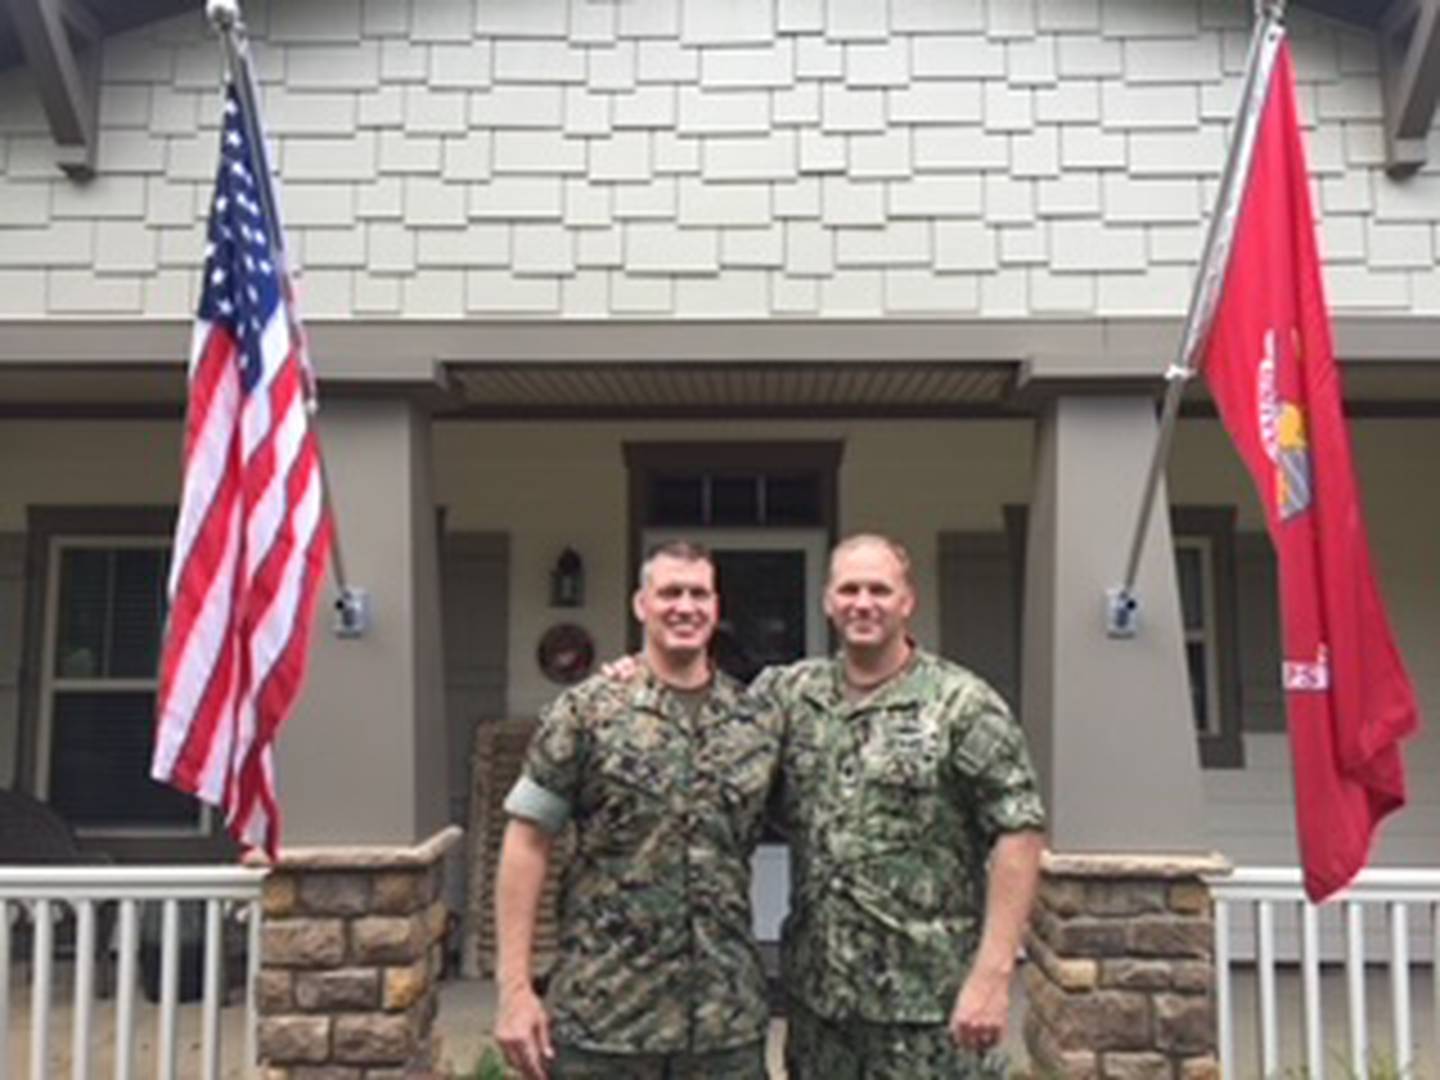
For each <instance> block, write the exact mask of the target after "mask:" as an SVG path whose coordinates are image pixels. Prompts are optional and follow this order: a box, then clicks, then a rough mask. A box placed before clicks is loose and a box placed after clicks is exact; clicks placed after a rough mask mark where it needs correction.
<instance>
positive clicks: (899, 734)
mask: <svg viewBox="0 0 1440 1080" xmlns="http://www.w3.org/2000/svg"><path fill="white" fill-rule="evenodd" d="M860 772H861V779H862V782H863V785H864V802H865V808H866V811H867V819H868V829H869V831H870V832H871V833H872V834H873V835H874V836H875V837H876V839H877V840H878V841H879V842H880V843H881V844H882V845H887V846H888V845H895V844H908V843H910V842H911V841H914V840H915V839H917V838H918V837H921V836H923V835H925V834H926V833H927V832H928V831H929V830H930V829H931V828H932V827H933V825H934V824H935V818H936V812H937V809H938V808H937V800H938V798H939V786H940V738H939V733H938V732H937V731H936V730H934V728H933V727H930V726H928V725H925V724H923V723H922V722H921V720H920V717H919V716H917V715H916V714H914V713H910V712H902V713H897V714H894V715H891V716H882V717H877V718H876V726H875V730H874V732H873V733H872V735H871V737H870V739H869V740H867V742H866V744H865V746H864V747H863V748H862V749H861V768H860Z"/></svg>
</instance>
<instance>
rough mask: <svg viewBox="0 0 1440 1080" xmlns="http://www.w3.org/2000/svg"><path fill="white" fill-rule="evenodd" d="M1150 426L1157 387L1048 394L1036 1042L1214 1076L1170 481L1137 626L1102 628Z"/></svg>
mask: <svg viewBox="0 0 1440 1080" xmlns="http://www.w3.org/2000/svg"><path fill="white" fill-rule="evenodd" d="M1155 433H1156V421H1155V406H1154V402H1153V400H1152V399H1151V398H1150V397H1149V396H1148V395H1145V396H1142V395H1134V396H1118V395H1116V396H1077V395H1071V396H1057V397H1055V398H1054V399H1052V400H1050V401H1049V402H1047V403H1046V405H1045V406H1044V408H1043V411H1042V415H1041V419H1040V423H1039V429H1038V433H1037V439H1036V451H1035V454H1036V462H1035V491H1034V494H1033V497H1032V500H1031V511H1030V518H1029V522H1030V524H1029V530H1028V549H1027V552H1026V559H1027V564H1026V585H1025V612H1024V650H1023V654H1022V655H1023V659H1022V664H1021V678H1022V703H1023V713H1024V721H1025V726H1026V729H1027V731H1028V734H1029V736H1030V740H1031V746H1032V747H1033V749H1034V752H1035V757H1036V765H1037V768H1038V770H1039V772H1040V777H1041V783H1042V785H1043V788H1044V794H1045V800H1046V805H1047V807H1048V808H1049V810H1050V814H1051V824H1050V845H1051V849H1052V851H1051V854H1050V855H1049V856H1048V858H1047V862H1046V866H1045V868H1044V872H1043V880H1042V884H1041V889H1040V902H1039V903H1038V904H1037V905H1036V909H1035V913H1034V915H1033V917H1032V919H1031V926H1030V935H1029V939H1028V941H1027V952H1028V953H1029V956H1030V958H1031V960H1032V963H1031V964H1029V965H1027V968H1026V973H1025V983H1026V988H1027V992H1028V999H1029V1008H1028V1013H1027V1015H1026V1019H1025V1042H1026V1046H1027V1048H1028V1049H1029V1052H1030V1056H1031V1059H1032V1061H1033V1062H1034V1063H1035V1065H1036V1066H1037V1071H1039V1072H1040V1073H1043V1074H1044V1075H1051V1076H1057V1077H1065V1078H1066V1080H1070V1078H1074V1080H1082V1078H1084V1080H1091V1078H1096V1080H1100V1078H1111V1077H1114V1078H1119V1077H1138V1076H1143V1077H1155V1078H1157V1080H1158V1078H1162V1077H1163V1078H1165V1080H1182V1078H1183V1080H1209V1078H1212V1077H1215V1076H1216V1075H1217V1070H1216V1067H1215V1058H1214V1048H1215V1013H1214V990H1213V987H1214V970H1213V962H1212V952H1213V946H1212V936H1213V926H1212V922H1211V915H1210V912H1211V903H1210V897H1209V890H1208V888H1207V887H1206V885H1205V880H1204V875H1206V874H1211V873H1217V872H1223V869H1224V866H1225V864H1224V861H1223V860H1220V859H1217V858H1214V857H1210V858H1204V857H1200V856H1201V853H1203V852H1204V851H1205V850H1206V844H1205V828H1204V824H1205V818H1204V811H1205V804H1204V798H1203V793H1202V790H1201V784H1200V757H1199V748H1198V746H1197V743H1196V734H1195V724H1194V720H1193V719H1192V710H1191V704H1190V695H1189V686H1188V673H1187V670H1186V664H1185V652H1184V639H1183V631H1182V627H1181V618H1180V606H1179V595H1178V593H1177V590H1176V581H1175V563H1174V555H1173V549H1172V544H1171V536H1170V522H1169V516H1168V514H1167V513H1166V512H1165V508H1166V506H1167V503H1166V499H1165V492H1164V489H1163V486H1162V489H1161V492H1160V494H1159V499H1158V501H1157V512H1156V513H1155V515H1154V516H1153V518H1152V519H1151V521H1150V526H1149V532H1148V535H1147V537H1146V544H1145V550H1144V556H1143V558H1142V560H1141V563H1140V570H1139V577H1138V580H1137V582H1136V589H1137V592H1138V595H1139V597H1140V601H1141V604H1142V608H1141V624H1140V631H1139V634H1138V635H1137V636H1136V637H1134V638H1131V639H1114V638H1110V637H1108V636H1107V635H1106V633H1105V627H1104V595H1105V590H1106V589H1107V588H1112V587H1114V586H1117V585H1119V584H1120V577H1121V575H1122V573H1123V572H1124V560H1125V558H1126V555H1127V553H1128V550H1129V544H1130V542H1131V535H1132V532H1133V530H1134V528H1135V515H1136V507H1137V503H1138V501H1139V495H1140V491H1141V486H1142V484H1143V483H1144V481H1145V475H1146V472H1147V469H1148V466H1149V461H1150V455H1151V453H1152V450H1153V447H1154V440H1155Z"/></svg>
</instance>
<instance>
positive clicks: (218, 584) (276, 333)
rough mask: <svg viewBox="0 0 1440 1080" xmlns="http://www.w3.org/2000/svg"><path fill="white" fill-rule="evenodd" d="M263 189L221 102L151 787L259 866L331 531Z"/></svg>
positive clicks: (236, 116)
mask: <svg viewBox="0 0 1440 1080" xmlns="http://www.w3.org/2000/svg"><path fill="white" fill-rule="evenodd" d="M258 126H259V125H258V123H257V124H256V125H255V127H256V129H257V130H258ZM268 183H269V178H268V174H267V172H266V169H265V156H264V147H263V146H258V147H257V146H252V145H251V144H250V141H249V139H248V137H247V135H246V132H245V125H244V124H243V123H242V113H241V105H240V99H239V96H238V95H237V93H236V91H235V88H234V86H233V85H231V86H227V88H226V94H225V122H224V126H223V130H222V132H221V142H220V166H219V170H218V172H217V175H216V178H215V196H214V201H213V202H212V203H211V207H210V226H209V243H208V245H207V248H206V256H205V279H204V282H203V292H202V295H201V298H200V306H199V311H198V312H197V316H196V321H195V333H194V341H193V344H192V347H191V354H190V370H189V381H190V404H189V409H188V414H187V417H186V423H185V445H184V476H183V481H182V493H181V499H180V513H179V519H178V521H177V524H176V528H175V547H174V554H173V558H172V561H171V570H170V583H169V586H170V616H169V621H168V623H167V626H166V632H165V642H164V647H163V651H162V655H161V665H160V689H159V693H158V696H157V717H156V732H155V755H154V759H153V761H152V764H151V775H152V776H153V777H154V778H155V779H156V780H160V781H163V782H165V783H168V784H171V785H173V786H174V787H176V788H178V789H180V790H181V791H185V792H187V793H189V794H192V795H195V796H196V797H197V798H199V799H202V800H203V801H205V802H207V803H209V804H211V805H212V806H216V807H219V808H221V809H222V810H223V811H224V815H225V822H226V825H227V826H228V827H229V829H230V832H231V833H232V834H233V835H234V836H235V838H236V839H237V840H239V841H240V842H241V843H243V844H246V845H247V846H251V847H255V846H262V845H263V846H264V847H265V849H266V850H267V851H268V852H270V854H271V855H272V856H273V855H274V853H275V849H276V847H277V845H278V842H279V832H280V812H279V807H278V806H277V805H276V797H275V772H274V759H273V753H272V744H273V743H274V740H275V735H276V732H277V730H278V729H279V727H280V724H281V722H282V721H283V720H284V719H285V717H286V716H287V715H288V714H289V712H290V710H291V708H292V706H293V705H294V703H295V699H296V697H297V696H298V695H299V691H300V684H301V680H302V677H303V675H304V669H305V660H306V653H307V650H308V645H309V639H310V621H311V617H312V615H313V613H314V607H315V596H316V593H317V592H318V590H319V585H320V579H321V577H322V576H323V573H324V569H325V561H326V558H327V556H328V555H329V550H330V540H331V521H330V515H329V512H328V509H327V505H326V502H325V499H324V497H323V492H322V487H321V483H322V480H321V470H320V456H319V445H318V443H317V441H316V438H315V434H314V432H313V430H312V428H311V426H310V423H309V417H308V415H307V403H308V387H309V385H310V384H309V371H308V365H307V363H306V358H305V355H304V341H303V337H302V336H301V334H300V333H299V327H298V323H297V322H296V320H295V319H294V317H293V313H292V311H291V310H290V307H291V305H290V304H289V302H288V301H289V296H290V293H289V288H288V282H287V281H286V280H285V277H284V273H283V263H282V259H281V255H280V253H279V252H278V251H276V250H275V249H274V245H273V243H272V240H271V237H272V236H279V222H278V221H276V222H273V223H269V224H267V221H266V218H265V211H264V209H263V207H264V206H265V205H266V204H267V203H268V204H269V205H270V206H274V200H273V199H262V198H261V195H262V192H261V190H260V187H259V185H262V184H268ZM268 191H269V189H268V188H267V189H266V192H267V193H268ZM272 225H273V228H272Z"/></svg>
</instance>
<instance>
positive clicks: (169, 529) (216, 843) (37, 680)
mask: <svg viewBox="0 0 1440 1080" xmlns="http://www.w3.org/2000/svg"><path fill="white" fill-rule="evenodd" d="M174 532H175V508H174V507H173V506H163V505H152V504H147V505H71V506H57V505H34V504H32V505H30V506H27V507H26V537H25V602H24V629H23V635H24V638H23V646H22V660H21V672H20V723H19V744H18V747H17V755H16V771H15V784H16V787H17V788H19V789H20V790H21V791H24V792H25V793H27V794H29V795H32V796H35V797H36V798H42V797H43V796H42V795H41V792H42V791H44V790H47V789H48V785H49V774H48V754H49V750H48V748H47V751H46V754H47V757H46V762H45V764H46V766H47V769H46V771H45V772H44V773H42V771H41V754H40V741H41V730H40V725H41V710H42V707H43V705H44V703H43V702H42V698H41V682H42V677H43V675H44V673H45V667H44V665H45V663H46V655H47V652H48V642H49V639H50V637H51V636H52V634H53V633H54V632H55V630H56V629H57V627H56V625H55V623H54V621H53V619H52V618H51V611H50V609H49V605H50V590H51V584H50V582H51V578H52V576H54V577H55V578H56V586H55V587H56V588H57V589H58V574H52V566H58V563H56V560H55V544H54V541H55V540H56V539H63V540H64V541H71V540H82V541H89V540H90V539H92V538H94V539H97V540H98V539H100V538H104V537H110V538H114V539H117V540H120V541H131V540H139V541H142V542H145V541H148V542H152V543H163V544H164V545H165V546H167V547H168V546H169V545H170V544H171V543H172V541H173V537H174ZM57 598H58V593H57ZM47 722H48V721H47ZM47 737H48V736H47ZM202 817H203V821H204V830H205V831H199V830H197V829H195V828H191V827H189V826H184V827H181V828H175V827H172V826H163V827H158V828H157V827H156V826H140V827H133V828H132V827H127V828H125V829H123V830H122V829H114V830H112V829H108V828H103V827H102V828H101V829H99V830H96V829H93V828H90V827H86V828H83V829H79V830H76V835H77V837H78V838H79V840H80V842H81V845H82V847H84V848H85V849H87V850H96V851H103V852H106V853H107V854H109V855H110V856H111V857H113V858H115V859H117V860H119V861H141V862H143V861H154V860H157V859H165V860H174V861H191V860H207V859H228V858H231V857H233V856H234V855H235V854H236V853H237V852H238V850H239V848H238V847H237V846H236V845H235V843H234V842H233V841H232V840H231V839H230V838H229V837H228V836H227V835H226V833H225V831H224V830H223V829H221V828H220V827H219V819H218V816H216V815H215V814H213V813H212V812H210V811H208V810H206V811H202Z"/></svg>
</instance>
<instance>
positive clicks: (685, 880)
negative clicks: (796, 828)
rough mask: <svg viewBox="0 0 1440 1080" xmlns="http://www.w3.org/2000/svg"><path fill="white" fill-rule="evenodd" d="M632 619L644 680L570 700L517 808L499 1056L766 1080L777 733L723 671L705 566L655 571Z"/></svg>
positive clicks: (531, 1064) (506, 867)
mask: <svg viewBox="0 0 1440 1080" xmlns="http://www.w3.org/2000/svg"><path fill="white" fill-rule="evenodd" d="M633 606H634V611H635V616H636V618H637V619H639V620H640V622H641V623H642V624H643V625H644V628H645V638H646V640H645V649H644V653H643V654H642V655H643V658H644V664H643V668H644V670H643V671H642V672H641V674H640V676H639V677H637V678H636V679H634V680H632V681H630V682H624V683H621V682H614V681H610V680H606V679H605V678H603V677H602V676H594V677H592V678H590V679H588V680H586V681H585V682H583V683H581V684H580V685H578V686H576V687H574V688H573V689H571V690H569V691H567V692H566V693H564V694H562V695H561V696H560V697H559V698H558V699H557V700H556V701H555V702H554V703H553V704H552V705H551V706H550V707H549V708H548V709H547V710H546V711H545V712H544V714H543V716H542V718H541V724H540V728H539V730H538V731H537V733H536V735H535V738H534V740H533V741H532V743H531V745H530V749H529V752H528V755H527V757H526V761H525V767H524V771H523V773H522V775H521V777H520V779H519V781H518V782H517V783H516V785H515V787H514V788H513V789H512V791H511V792H510V795H509V797H508V798H507V799H506V802H505V809H506V810H507V811H508V812H509V813H510V815H511V821H510V823H509V825H508V827H507V829H506V833H505V840H504V845H503V850H502V854H501V861H500V870H499V877H498V879H497V885H496V920H497V925H498V930H499V946H500V951H499V962H498V972H497V981H498V982H499V987H500V1005H499V1011H498V1016H497V1020H496V1025H495V1033H496V1038H497V1041H498V1042H499V1043H500V1046H501V1049H502V1050H503V1052H504V1054H505V1057H506V1059H507V1060H508V1061H509V1062H510V1064H511V1065H512V1066H514V1067H516V1068H518V1069H520V1070H521V1071H522V1072H523V1073H524V1075H526V1076H527V1077H532V1078H542V1077H549V1078H551V1080H580V1078H583V1080H630V1078H634V1080H662V1078H664V1080H671V1078H675V1080H681V1078H694V1080H702V1078H704V1080H762V1078H763V1077H764V1076H765V1061H764V1037H765V1033H766V1028H767V1026H768V1021H769V1009H768V1006H767V1001H766V995H765V979H764V975H763V973H762V970H761V964H760V955H759V951H758V949H757V947H756V944H755V940H754V936H753V932H752V929H751V913H750V861H749V860H750V855H751V853H752V852H753V850H754V848H755V844H756V842H757V841H758V839H759V834H760V827H761V823H762V818H763V815H764V809H765V801H766V796H767V794H768V792H769V791H770V789H771V786H772V783H773V780H774V776H775V771H776V768H777V765H778V760H779V737H778V733H777V732H776V730H775V729H774V728H773V727H767V726H766V724H765V722H763V718H761V717H758V716H757V715H756V714H755V713H754V712H753V711H748V710H746V709H744V708H742V707H741V705H740V689H739V687H738V686H737V684H735V683H734V682H733V681H732V680H730V679H729V678H728V677H727V676H725V675H723V674H721V673H718V672H715V671H714V670H713V669H712V667H711V665H710V663H709V660H708V658H707V646H708V645H709V642H710V637H711V635H712V633H713V631H714V628H715V619H716V615H717V607H718V605H717V601H716V595H715V568H714V565H713V563H712V562H711V560H710V557H709V555H708V554H707V553H706V552H705V551H704V550H703V549H701V548H698V547H696V546H693V545H688V544H671V545H666V546H664V547H662V548H660V549H659V550H658V551H657V552H656V553H654V554H652V555H651V556H650V558H648V559H647V560H646V562H645V565H644V567H643V568H642V571H641V583H640V588H639V589H638V590H637V592H636V593H635V597H634V603H633ZM567 822H573V823H574V825H575V853H574V857H573V859H572V860H571V862H570V864H569V866H568V867H567V869H566V873H565V878H564V883H563V886H562V895H561V913H560V942H559V955H558V958H557V962H556V965H555V968H554V970H553V971H552V972H551V977H550V983H549V988H548V992H547V994H546V1000H545V1002H544V1004H542V1003H541V1002H540V1001H539V999H538V998H537V997H536V994H535V992H534V990H533V989H532V987H531V971H530V954H531V946H532V944H533V940H534V930H535V919H536V912H537V909H538V905H539V899H540V891H541V886H542V884H543V881H544V877H545V871H546V867H547V865H548V859H549V853H550V848H551V843H552V838H553V837H554V835H555V834H556V833H557V832H558V831H559V830H560V829H561V828H562V827H563V826H564V825H565V824H566V823H567Z"/></svg>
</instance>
